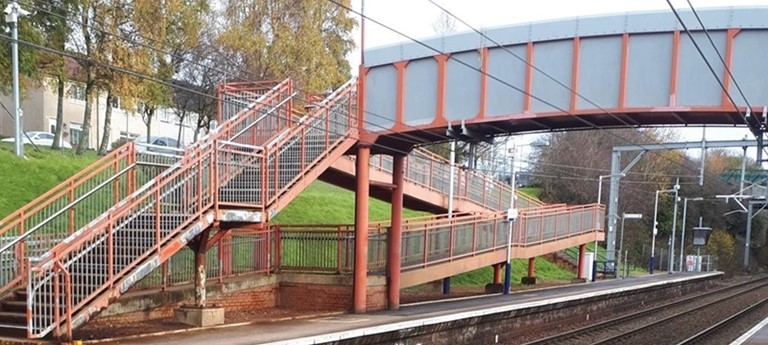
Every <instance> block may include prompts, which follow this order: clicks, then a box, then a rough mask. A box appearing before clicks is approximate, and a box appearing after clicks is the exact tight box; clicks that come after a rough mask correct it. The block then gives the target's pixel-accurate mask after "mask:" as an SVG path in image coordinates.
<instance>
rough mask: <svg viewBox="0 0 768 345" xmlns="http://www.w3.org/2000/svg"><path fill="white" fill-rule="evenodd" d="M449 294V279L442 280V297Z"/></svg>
mask: <svg viewBox="0 0 768 345" xmlns="http://www.w3.org/2000/svg"><path fill="white" fill-rule="evenodd" d="M450 294H451V277H445V278H443V295H450Z"/></svg>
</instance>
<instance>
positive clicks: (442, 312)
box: [85, 272, 721, 345]
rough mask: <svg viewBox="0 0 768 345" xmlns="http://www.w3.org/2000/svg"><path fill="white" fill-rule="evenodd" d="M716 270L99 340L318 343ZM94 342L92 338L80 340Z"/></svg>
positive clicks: (546, 305)
mask: <svg viewBox="0 0 768 345" xmlns="http://www.w3.org/2000/svg"><path fill="white" fill-rule="evenodd" d="M720 275H721V273H720V272H710V273H682V274H666V273H662V274H655V275H650V276H644V277H638V278H629V279H614V280H606V281H599V282H597V283H588V284H577V285H567V286H559V287H552V288H544V289H534V290H527V291H525V292H515V293H512V294H510V295H501V294H496V295H484V296H478V297H468V298H462V299H455V300H450V301H435V302H424V303H415V304H410V305H405V306H402V307H401V309H400V310H398V311H383V312H376V313H370V314H344V315H338V316H330V317H320V318H316V319H305V320H293V321H284V322H272V323H259V324H251V325H245V326H234V327H233V326H229V327H215V328H208V329H198V330H194V331H189V332H184V333H176V334H166V335H157V336H152V337H142V338H136V339H121V340H115V341H111V342H109V341H108V342H105V341H100V342H99V343H101V344H148V343H152V344H165V345H186V344H192V345H194V344H199V345H208V344H215V343H218V342H220V341H221V340H223V339H226V342H227V344H235V345H239V344H243V345H244V344H272V345H278V344H280V345H283V344H284V345H288V344H317V343H323V342H329V341H339V340H346V339H354V338H359V337H363V336H373V335H384V334H387V333H391V332H394V333H398V332H399V331H400V330H406V331H404V332H409V331H412V330H414V329H416V328H419V327H428V326H430V325H438V324H444V323H451V322H454V323H455V322H463V321H462V320H470V319H473V318H481V317H498V316H497V315H501V314H506V315H511V314H515V313H517V312H522V311H524V310H531V309H535V308H542V309H557V308H554V307H553V306H552V305H554V304H557V305H558V306H562V305H564V304H567V303H569V302H572V303H574V304H584V303H587V302H590V301H596V300H602V299H601V298H600V297H601V296H607V295H622V294H624V295H629V294H632V293H633V292H637V291H639V290H644V289H654V290H658V289H661V288H664V287H665V286H670V285H675V284H678V285H679V284H681V283H686V282H695V281H703V280H706V279H713V278H716V277H718V276H720ZM85 343H86V344H88V343H95V342H90V341H88V342H85Z"/></svg>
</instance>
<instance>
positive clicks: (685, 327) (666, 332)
mask: <svg viewBox="0 0 768 345" xmlns="http://www.w3.org/2000/svg"><path fill="white" fill-rule="evenodd" d="M766 297H768V288H765V287H763V288H761V289H759V290H755V291H751V292H748V293H743V294H740V295H738V296H737V297H735V298H732V299H729V300H724V301H723V302H722V303H717V304H714V305H711V306H708V307H705V308H704V309H702V310H699V311H696V312H694V313H688V314H685V315H683V316H680V317H677V318H675V319H673V320H670V321H669V322H663V323H661V324H657V325H655V326H653V327H652V329H650V330H649V331H646V332H643V333H642V334H640V335H638V336H636V337H631V338H630V339H628V340H626V341H622V343H624V344H670V343H672V344H675V343H679V342H681V341H683V340H685V339H687V338H688V337H690V336H692V335H694V334H696V333H698V332H701V331H703V330H704V329H706V328H708V327H710V326H711V325H713V324H715V323H717V322H719V321H721V320H723V319H725V318H727V317H729V316H731V315H733V314H735V313H737V312H739V311H741V310H742V309H744V308H746V307H749V306H750V305H752V304H754V303H757V302H758V301H760V300H762V299H763V298H766Z"/></svg>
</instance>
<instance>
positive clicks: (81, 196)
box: [0, 142, 136, 295]
mask: <svg viewBox="0 0 768 345" xmlns="http://www.w3.org/2000/svg"><path fill="white" fill-rule="evenodd" d="M135 165H136V146H135V143H134V142H127V143H125V144H123V145H122V146H120V147H119V148H117V149H116V150H113V151H112V152H110V153H109V154H107V155H106V156H104V157H102V158H101V159H99V160H97V161H96V162H95V163H92V164H91V165H89V166H88V167H86V168H85V169H83V170H82V171H80V172H79V173H77V174H75V175H74V176H73V177H71V178H69V179H67V180H66V181H64V182H63V183H60V184H59V185H57V186H56V187H54V188H52V189H51V190H50V191H48V192H47V193H44V194H43V195H41V196H40V197H38V198H36V199H35V200H33V201H32V202H29V203H27V204H26V205H24V206H23V207H22V208H21V209H20V210H18V211H16V212H14V213H12V214H11V215H9V216H7V217H6V218H5V219H4V222H6V223H4V224H3V226H2V227H0V237H2V236H3V235H4V234H7V233H9V232H11V231H13V230H16V231H18V234H13V235H12V236H7V235H6V236H5V237H10V238H12V239H11V240H10V242H9V243H4V244H3V245H2V246H1V247H0V255H2V254H4V253H5V254H7V253H10V256H11V257H12V258H13V259H14V260H15V261H16V262H17V265H16V266H15V267H0V295H3V294H5V293H6V292H7V291H9V290H10V289H12V288H14V287H15V286H17V284H19V283H21V282H23V280H24V277H25V276H26V274H25V272H24V270H25V269H26V265H24V264H23V263H24V262H25V259H26V258H27V257H28V256H29V255H37V254H38V253H36V252H38V251H41V250H47V249H48V248H47V246H48V245H54V241H56V240H58V239H59V238H58V237H57V236H60V237H64V236H66V234H68V233H72V232H74V231H75V230H76V228H79V227H80V226H81V225H79V224H83V221H90V220H92V219H91V218H89V217H90V215H88V214H87V213H85V214H83V213H75V208H76V207H83V206H78V205H80V204H82V203H84V202H85V203H86V204H87V205H89V207H95V210H97V211H98V212H99V213H100V212H101V209H100V208H101V206H104V207H106V206H107V205H106V202H107V201H106V200H104V199H105V198H104V196H98V195H97V193H101V192H103V191H106V192H108V193H109V194H107V198H110V196H111V198H114V199H119V198H120V195H121V194H123V193H125V194H127V193H128V192H129V191H130V190H131V189H132V188H133V186H134V185H135V181H133V179H134V178H135V175H133V174H134V171H133V170H134V168H135ZM123 176H126V179H125V182H126V183H125V184H121V180H120V179H121V178H123ZM94 184H95V185H94ZM110 184H113V185H114V187H113V188H112V190H111V191H107V189H108V188H107V186H108V185H110ZM94 196H95V199H92V198H91V197H94ZM116 201H117V200H113V201H112V200H110V202H116ZM9 220H10V221H9ZM55 221H61V222H62V223H64V222H65V223H66V224H65V225H62V226H59V227H52V226H51V224H54V225H55V224H56V223H54V222H55ZM46 228H50V229H49V230H50V231H52V233H51V238H50V239H44V240H42V242H40V243H42V245H38V246H36V247H35V248H34V249H33V248H30V247H29V246H25V245H23V243H25V242H26V241H29V239H30V238H33V235H34V234H36V233H38V232H40V231H45V229H46ZM54 246H55V245H54Z"/></svg>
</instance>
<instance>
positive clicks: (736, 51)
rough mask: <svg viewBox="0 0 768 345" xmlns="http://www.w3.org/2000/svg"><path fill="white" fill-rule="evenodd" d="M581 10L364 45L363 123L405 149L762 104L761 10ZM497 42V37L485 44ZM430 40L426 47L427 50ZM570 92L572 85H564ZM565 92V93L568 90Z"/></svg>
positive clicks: (725, 114)
mask: <svg viewBox="0 0 768 345" xmlns="http://www.w3.org/2000/svg"><path fill="white" fill-rule="evenodd" d="M698 12H699V13H700V16H701V18H702V21H703V22H704V23H705V28H706V29H707V30H708V32H709V35H710V36H711V38H712V41H713V42H714V45H715V46H716V47H717V51H718V52H719V53H720V54H722V57H723V59H724V61H725V63H726V64H727V66H728V67H729V69H730V71H731V72H732V73H733V79H735V80H736V81H738V83H739V85H740V86H741V89H742V90H743V92H744V95H745V96H746V99H747V100H748V102H746V101H745V99H744V98H742V97H741V96H740V95H739V93H738V91H737V90H736V88H735V85H734V83H733V80H732V78H731V76H730V75H729V74H728V72H727V71H726V69H725V68H724V67H723V64H721V63H720V58H719V57H718V55H717V54H718V53H717V52H716V51H715V50H714V49H713V48H712V46H711V45H710V44H709V42H708V40H707V37H706V35H705V33H704V31H703V30H702V27H701V26H700V25H699V24H698V23H697V21H696V19H695V18H694V16H693V15H692V13H690V12H681V17H682V20H683V21H684V22H685V23H686V26H687V27H688V28H689V30H691V32H692V37H693V39H694V40H695V41H696V42H697V43H698V45H699V46H700V47H701V49H702V52H703V54H704V56H705V57H706V59H707V60H708V61H710V62H711V64H712V67H713V69H714V70H715V73H716V74H717V75H718V78H719V79H720V80H721V81H722V83H723V85H724V86H725V89H726V90H728V93H730V94H731V95H733V100H734V101H735V103H736V104H733V103H731V100H730V99H729V97H728V96H727V94H726V92H724V90H723V89H722V88H721V86H720V84H719V83H718V80H717V79H715V78H714V76H713V75H712V73H711V72H710V71H709V69H708V67H707V65H706V64H705V62H704V59H703V58H702V57H701V55H700V54H699V53H698V51H697V50H696V48H695V46H694V44H693V42H692V41H691V38H689V36H688V35H687V34H686V32H685V31H684V30H683V28H682V26H681V25H680V23H679V22H678V20H677V19H676V18H675V16H674V15H673V14H672V13H671V12H668V11H666V12H639V13H625V14H619V15H608V16H594V17H578V18H573V19H566V20H554V21H546V22H537V23H530V24H522V25H511V26H504V27H497V28H492V29H487V30H484V34H485V35H486V37H487V38H484V37H482V36H481V35H479V34H477V33H475V32H467V33H458V34H453V35H446V36H440V37H434V38H431V39H427V40H424V41H423V43H424V44H425V45H426V46H428V47H429V48H428V47H426V46H425V45H421V44H418V43H415V42H403V43H399V44H394V45H390V46H384V47H380V48H372V49H368V50H366V51H365V66H364V67H363V68H362V70H361V75H363V76H364V78H362V79H361V80H362V81H363V87H364V89H365V96H364V99H363V102H364V109H365V113H364V114H363V115H362V116H363V118H364V120H365V121H366V122H367V124H366V127H365V129H366V130H368V131H370V132H371V133H372V134H374V136H373V137H374V138H376V140H377V142H380V143H382V144H386V145H389V146H392V145H397V146H400V147H409V146H412V145H414V141H415V140H416V139H418V140H420V141H422V142H425V143H426V142H433V141H436V140H439V138H440V137H442V138H443V140H445V135H444V134H445V133H446V128H448V127H454V128H456V129H458V128H461V127H464V128H465V133H471V135H479V136H494V135H502V134H509V133H530V132H546V131H560V130H573V129H596V128H598V127H599V128H615V127H640V126H658V125H671V126H690V125H724V126H744V125H745V121H744V118H743V117H742V115H741V114H740V112H744V111H745V110H746V106H747V103H748V104H749V105H750V106H752V107H753V108H754V109H752V112H753V113H758V114H755V116H758V117H760V119H761V120H765V119H764V118H763V117H764V115H762V114H761V113H762V108H763V106H764V105H768V79H766V78H765V76H766V75H768V65H766V64H765V63H764V61H765V60H766V59H768V51H766V50H765V49H764V46H765V42H766V41H768V23H766V22H765V20H764V18H766V16H768V7H749V8H745V7H728V8H718V9H702V10H700V11H698ZM494 41H495V42H498V43H499V44H500V45H495V44H494V43H493V42H494ZM430 48H433V49H430ZM569 89H570V90H569ZM571 90H572V91H571Z"/></svg>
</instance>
